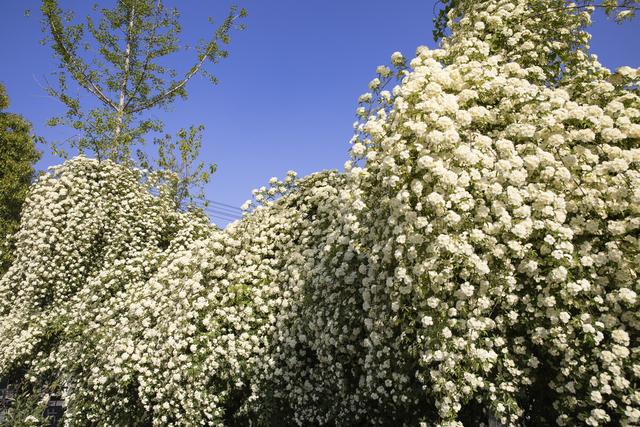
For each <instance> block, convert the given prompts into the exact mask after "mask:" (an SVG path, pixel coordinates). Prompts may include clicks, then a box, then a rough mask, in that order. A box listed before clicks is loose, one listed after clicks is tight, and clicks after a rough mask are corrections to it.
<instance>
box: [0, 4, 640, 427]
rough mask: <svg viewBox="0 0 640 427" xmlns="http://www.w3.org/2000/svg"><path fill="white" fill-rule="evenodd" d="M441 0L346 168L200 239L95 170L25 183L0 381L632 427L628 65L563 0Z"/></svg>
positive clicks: (632, 123) (235, 404) (149, 399)
mask: <svg viewBox="0 0 640 427" xmlns="http://www.w3.org/2000/svg"><path fill="white" fill-rule="evenodd" d="M461 4H462V6H461V7H460V8H458V9H454V10H453V11H452V12H451V19H452V24H451V25H452V29H453V34H452V36H451V37H450V38H448V39H446V40H445V41H444V43H443V48H442V49H437V50H429V49H427V48H419V49H418V51H417V56H416V57H415V58H414V59H412V60H411V61H410V62H409V63H408V64H406V62H405V60H404V58H403V57H402V56H401V55H400V54H394V55H393V56H392V62H393V64H394V65H395V71H392V70H391V69H389V68H387V67H380V68H379V69H378V73H379V76H378V78H376V79H375V80H373V81H372V82H371V85H370V87H371V89H372V93H370V94H365V95H363V97H362V98H361V102H362V107H361V108H360V109H359V114H360V115H361V118H362V120H361V121H360V123H359V124H357V125H356V127H357V129H356V130H357V132H356V136H355V137H354V140H353V146H352V153H353V159H352V160H351V161H349V162H348V163H347V165H346V168H345V169H346V171H345V173H337V172H332V171H326V172H322V173H318V174H314V175H311V176H309V177H306V178H303V179H296V178H295V176H294V175H293V174H290V175H289V176H288V177H287V178H286V179H285V181H284V182H279V181H278V180H276V179H274V180H272V181H271V182H270V186H269V188H263V189H261V190H259V191H257V192H256V195H255V202H254V207H253V209H252V210H251V212H250V213H249V214H248V215H246V216H245V217H244V218H243V219H242V220H241V221H238V222H236V223H234V224H232V225H230V226H229V227H228V228H227V229H225V230H224V231H222V230H219V229H217V228H215V227H213V226H210V225H208V224H207V222H206V221H205V220H204V219H203V218H202V217H199V216H198V215H197V214H195V213H186V214H185V213H176V212H174V211H173V210H172V208H171V206H170V201H169V200H168V198H167V197H166V196H165V195H163V194H162V193H161V194H160V195H159V196H153V195H152V193H153V192H152V191H150V189H151V188H152V185H153V177H148V178H145V177H144V175H142V173H141V172H139V171H130V170H127V169H125V168H124V167H122V166H117V165H114V164H112V163H110V162H104V163H98V162H95V161H92V160H87V159H82V158H78V159H75V160H72V161H70V162H67V163H66V164H65V165H63V166H62V167H60V168H58V169H56V170H55V171H54V172H53V173H52V174H50V175H49V176H46V177H44V178H42V179H41V181H40V182H39V183H38V184H37V185H36V186H35V187H34V188H33V190H32V192H31V195H30V197H29V199H28V201H27V206H26V209H25V214H24V219H23V223H22V226H21V230H20V232H19V233H18V236H17V240H18V249H17V261H16V262H15V263H14V265H13V266H12V267H11V269H10V271H9V272H8V273H7V275H5V276H4V277H3V279H2V280H1V281H0V297H1V298H0V377H3V378H8V377H17V378H19V377H22V378H25V379H27V380H29V381H32V382H33V383H34V384H36V385H38V386H34V390H35V389H37V388H38V387H39V385H40V384H49V383H51V382H52V380H53V379H55V381H56V384H60V389H61V390H62V392H64V393H65V394H66V398H67V402H68V409H67V414H66V417H67V418H66V419H67V422H68V423H69V424H70V425H88V424H93V423H97V424H100V425H123V424H125V425H144V424H148V423H152V424H154V425H166V424H172V425H198V424H225V425H233V424H237V425H248V424H250V423H251V424H253V425H256V424H257V425H371V424H381V425H401V424H406V425H416V424H419V423H423V424H424V425H459V424H460V423H465V424H466V425H476V424H478V423H480V422H482V421H484V420H486V418H487V414H488V413H491V414H494V415H495V416H496V417H498V418H499V419H500V420H501V421H502V422H503V423H505V424H508V425H518V424H525V425H548V424H553V423H557V424H560V425H582V424H587V425H606V424H610V425H636V424H638V422H639V421H640V393H639V392H638V391H637V387H638V380H639V377H640V362H639V354H640V351H639V349H638V331H639V329H640V319H639V314H638V308H639V307H638V299H637V292H638V291H639V288H640V282H639V279H638V276H637V275H638V271H640V265H639V264H640V253H639V249H640V241H639V240H638V239H639V236H638V230H639V228H640V173H639V170H638V169H639V163H640V148H639V147H638V142H639V139H640V98H639V97H638V93H637V91H638V83H639V79H640V76H639V73H638V70H635V69H631V68H628V67H623V68H621V69H619V70H618V71H617V72H616V73H612V72H610V71H609V70H607V69H605V68H604V67H602V66H601V65H600V64H598V62H597V61H596V59H595V57H593V56H590V55H589V54H588V53H587V52H586V42H587V40H588V35H587V34H586V33H584V32H583V31H582V30H581V26H583V25H585V24H586V23H588V19H589V14H588V13H583V12H581V11H579V10H578V11H576V10H575V9H572V10H570V11H568V12H562V13H560V12H559V13H557V14H556V15H554V16H555V17H554V18H553V19H545V18H544V17H542V16H539V15H536V13H538V12H539V10H538V9H539V8H541V7H543V6H544V7H546V8H557V7H558V6H561V5H564V2H559V1H540V2H527V1H524V0H522V1H519V0H512V1H506V0H504V1H501V0H496V1H486V2H473V3H472V2H468V3H467V2H461ZM532 13H533V15H532ZM523 17H527V19H523ZM553 30H555V31H556V33H553ZM554 61H557V64H558V67H556V68H554V66H551V65H549V64H554V63H556V62H554ZM396 76H397V77H399V78H400V79H401V81H400V83H399V84H398V85H397V86H396V87H395V88H394V89H393V90H392V91H390V92H387V91H385V90H384V87H385V85H386V84H388V83H387V82H388V81H391V80H393V78H394V77H396Z"/></svg>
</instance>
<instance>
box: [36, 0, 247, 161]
mask: <svg viewBox="0 0 640 427" xmlns="http://www.w3.org/2000/svg"><path fill="white" fill-rule="evenodd" d="M41 11H42V13H43V15H44V19H43V32H44V33H45V34H46V36H45V39H44V40H43V43H48V44H50V46H51V48H52V49H53V51H54V54H55V56H56V58H57V60H58V68H59V71H58V72H57V73H56V74H55V75H56V77H57V84H56V85H49V86H48V92H49V94H50V95H51V96H53V97H55V98H57V99H59V100H60V101H61V102H62V103H63V104H64V105H65V107H66V112H65V113H64V114H63V115H62V116H58V117H53V118H51V119H50V120H49V124H50V125H51V126H58V125H65V126H69V127H71V128H72V129H74V130H75V131H77V136H76V137H74V138H73V139H72V140H71V141H70V144H71V147H72V148H75V149H77V150H78V151H79V152H80V153H87V152H92V153H94V154H95V155H96V157H97V158H98V159H99V160H100V159H111V160H114V161H119V162H122V161H129V158H130V155H131V148H132V146H135V145H139V144H142V143H143V142H144V137H145V135H146V134H148V133H149V132H152V131H161V130H162V123H161V122H160V121H158V120H154V119H151V118H149V117H147V116H145V115H144V113H145V112H148V111H149V110H151V109H154V108H157V107H166V106H167V105H169V104H170V103H171V102H173V101H174V100H175V99H176V98H178V97H181V98H186V97H187V83H188V82H189V81H190V80H191V78H193V77H194V76H195V75H197V74H202V75H203V76H205V77H207V78H208V79H209V80H210V81H211V82H212V83H216V82H217V80H216V78H215V76H213V75H212V74H211V73H210V72H209V71H208V70H207V69H206V65H207V64H214V63H217V62H218V61H219V60H220V59H221V58H224V57H226V56H227V55H228V51H227V50H226V49H225V45H227V44H228V43H229V41H230V32H231V31H232V30H233V29H234V28H239V29H242V28H243V26H242V25H238V24H237V23H238V21H239V20H240V19H242V18H244V17H245V16H246V12H245V10H244V9H240V10H238V9H237V8H236V7H232V8H231V9H230V11H229V13H228V14H227V16H226V17H225V18H224V19H223V20H222V22H221V23H220V25H219V26H218V27H217V28H216V29H215V30H214V31H213V34H212V35H211V36H210V37H209V38H208V39H207V40H204V41H203V42H202V43H201V44H199V45H198V46H196V49H195V51H196V52H197V55H196V57H195V58H194V59H193V62H192V63H191V64H187V67H185V68H186V71H184V72H183V73H182V75H181V76H180V74H181V73H179V72H178V71H177V70H175V69H173V68H170V67H167V66H165V65H163V64H166V58H167V57H168V56H170V55H172V54H175V53H178V52H180V51H183V50H186V49H187V47H186V46H183V45H182V44H181V42H180V40H179V34H180V32H181V27H180V23H179V18H180V14H179V12H178V10H177V9H175V8H167V7H165V6H164V5H163V4H162V2H161V1H158V0H120V1H117V2H116V4H115V5H114V6H113V7H112V8H100V7H98V5H95V6H94V11H95V12H98V13H99V18H97V19H94V17H92V16H87V17H86V18H85V19H84V21H78V20H76V19H75V17H74V14H73V12H72V11H65V10H63V9H62V8H61V7H60V6H59V4H58V1H57V0H42V4H41ZM71 83H75V84H76V85H78V86H79V87H80V88H82V89H84V91H85V92H86V93H88V94H89V95H91V97H92V98H94V99H93V100H92V101H91V102H89V101H87V100H85V99H82V98H81V97H80V96H79V95H76V91H75V90H73V88H72V87H71ZM96 101H97V106H96V107H94V105H95V104H96ZM54 151H55V152H56V153H58V154H60V155H62V156H66V150H64V149H63V148H62V147H61V146H60V145H59V144H54Z"/></svg>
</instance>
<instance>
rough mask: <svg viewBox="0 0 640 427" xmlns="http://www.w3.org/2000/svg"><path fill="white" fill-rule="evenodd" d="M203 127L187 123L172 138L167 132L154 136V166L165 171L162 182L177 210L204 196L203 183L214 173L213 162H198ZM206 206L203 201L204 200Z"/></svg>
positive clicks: (194, 202)
mask: <svg viewBox="0 0 640 427" xmlns="http://www.w3.org/2000/svg"><path fill="white" fill-rule="evenodd" d="M203 130H204V126H203V125H200V126H190V127H189V128H188V129H180V130H179V131H178V133H177V134H176V138H175V139H174V138H172V136H171V135H169V134H167V135H165V136H164V137H162V138H157V139H156V141H155V143H156V144H157V146H158V159H157V161H156V164H157V167H158V168H159V169H160V170H164V171H168V173H167V174H166V183H167V185H168V187H169V189H170V191H171V193H172V194H173V198H174V200H175V204H176V208H177V209H186V208H188V207H192V206H194V205H196V204H197V201H198V200H203V199H204V196H205V195H204V185H205V184H207V183H208V182H209V180H210V178H211V175H213V173H215V171H216V169H217V165H216V164H215V163H205V162H204V161H198V154H199V153H200V149H201V148H202V131H203ZM204 205H205V206H206V205H207V202H206V201H205V202H204Z"/></svg>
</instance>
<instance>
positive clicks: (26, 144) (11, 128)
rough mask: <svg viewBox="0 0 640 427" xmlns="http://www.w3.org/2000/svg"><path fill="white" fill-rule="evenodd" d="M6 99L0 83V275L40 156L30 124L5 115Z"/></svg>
mask: <svg viewBox="0 0 640 427" xmlns="http://www.w3.org/2000/svg"><path fill="white" fill-rule="evenodd" d="M8 106H9V98H8V96H7V93H6V90H5V87H4V86H3V85H2V84H0V147H2V150H1V151H0V244H2V248H0V251H1V252H0V272H1V271H4V269H5V268H6V266H7V264H8V263H9V262H10V260H11V250H10V246H9V240H10V239H9V236H11V235H13V234H14V233H15V232H16V231H17V229H18V225H19V223H20V210H21V209H22V204H23V203H24V200H25V197H26V196H27V191H28V189H29V184H30V183H31V179H32V178H33V175H34V169H33V164H34V163H35V162H36V161H37V160H38V158H39V157H40V154H39V153H38V151H37V150H36V147H35V144H34V139H33V137H32V135H31V124H30V123H29V122H28V121H26V120H25V119H24V118H23V117H22V116H20V115H17V114H12V113H8V112H5V111H2V110H6V109H7V108H8Z"/></svg>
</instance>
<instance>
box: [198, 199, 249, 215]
mask: <svg viewBox="0 0 640 427" xmlns="http://www.w3.org/2000/svg"><path fill="white" fill-rule="evenodd" d="M205 201H207V202H209V203H210V204H212V205H217V206H219V207H220V208H226V209H230V210H232V211H234V212H235V211H238V212H242V209H240V208H239V207H237V206H232V205H228V204H226V203H222V202H216V201H215V200H208V199H205Z"/></svg>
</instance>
